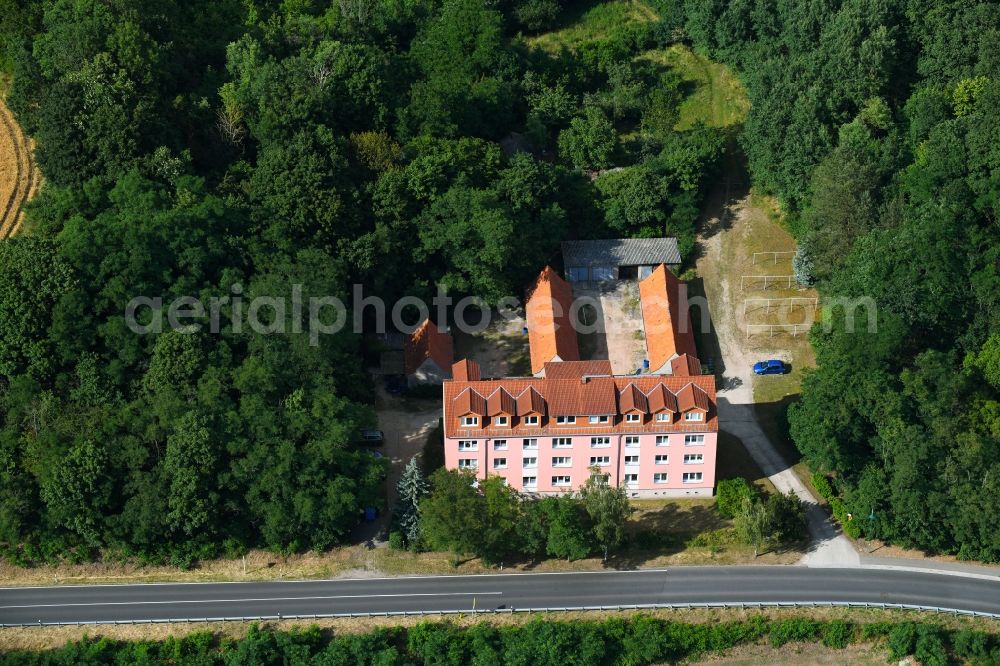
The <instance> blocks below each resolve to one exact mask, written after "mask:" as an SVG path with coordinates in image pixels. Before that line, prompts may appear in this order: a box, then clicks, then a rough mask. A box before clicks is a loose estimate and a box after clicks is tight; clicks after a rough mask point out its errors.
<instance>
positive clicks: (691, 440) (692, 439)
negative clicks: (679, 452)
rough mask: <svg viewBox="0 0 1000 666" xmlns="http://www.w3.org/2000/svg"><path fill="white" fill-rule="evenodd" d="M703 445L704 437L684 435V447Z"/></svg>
mask: <svg viewBox="0 0 1000 666" xmlns="http://www.w3.org/2000/svg"><path fill="white" fill-rule="evenodd" d="M704 443H705V436H704V435H684V446H701V445H702V444H704Z"/></svg>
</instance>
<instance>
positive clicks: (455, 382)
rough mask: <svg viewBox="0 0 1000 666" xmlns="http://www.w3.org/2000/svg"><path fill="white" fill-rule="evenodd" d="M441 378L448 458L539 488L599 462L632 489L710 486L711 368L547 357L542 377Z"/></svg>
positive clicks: (464, 374)
mask: <svg viewBox="0 0 1000 666" xmlns="http://www.w3.org/2000/svg"><path fill="white" fill-rule="evenodd" d="M452 374H453V376H454V377H455V379H452V380H450V381H446V382H445V383H444V431H445V443H444V445H445V464H446V466H447V467H448V468H449V469H471V470H474V471H475V472H476V473H477V475H478V476H479V477H480V478H484V477H485V476H486V475H487V474H493V475H497V476H502V477H503V478H504V479H506V480H507V483H508V484H510V485H511V486H512V487H514V488H516V489H518V490H520V491H524V492H534V493H539V494H552V493H565V492H570V491H573V490H576V489H578V488H579V487H580V486H581V485H582V484H583V483H584V482H585V481H586V480H587V479H588V478H589V476H590V474H591V468H595V467H596V468H597V469H598V470H599V471H600V473H602V474H605V475H606V476H607V477H608V480H609V482H610V483H611V484H612V485H615V486H624V487H625V488H626V489H627V490H628V492H629V495H630V496H631V497H637V498H641V497H685V496H691V497H700V496H711V495H712V491H713V488H714V487H715V456H716V444H717V436H718V419H717V416H716V408H715V407H716V405H715V379H714V377H712V376H711V375H700V374H699V375H690V376H688V375H679V376H678V375H640V376H613V375H611V365H610V363H608V362H607V361H568V362H555V363H548V364H546V366H545V377H541V378H540V377H524V378H521V377H510V378H503V379H481V378H480V371H479V366H478V365H477V364H476V363H475V362H474V361H467V360H466V361H460V362H458V363H456V364H455V366H454V368H453V370H452Z"/></svg>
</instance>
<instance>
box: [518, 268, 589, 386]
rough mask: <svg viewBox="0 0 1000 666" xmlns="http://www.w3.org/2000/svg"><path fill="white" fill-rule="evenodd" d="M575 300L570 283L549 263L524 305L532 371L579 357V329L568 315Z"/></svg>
mask: <svg viewBox="0 0 1000 666" xmlns="http://www.w3.org/2000/svg"><path fill="white" fill-rule="evenodd" d="M572 303H573V292H572V290H571V289H570V286H569V283H567V282H566V281H565V280H563V279H562V278H561V277H559V274H558V273H556V272H555V271H554V270H553V269H552V267H551V266H546V267H545V270H543V271H542V272H541V274H540V275H539V276H538V279H537V280H536V281H535V284H534V286H533V287H532V288H531V289H530V290H529V295H528V303H527V305H526V306H525V315H526V320H527V322H526V323H527V325H528V344H529V346H530V348H531V372H532V373H533V374H538V373H539V372H541V371H542V370H543V369H544V368H545V364H546V363H548V362H549V361H553V360H559V361H578V360H580V350H579V347H578V346H577V342H576V331H575V330H574V329H573V327H572V325H571V324H570V317H569V309H570V306H571V305H572Z"/></svg>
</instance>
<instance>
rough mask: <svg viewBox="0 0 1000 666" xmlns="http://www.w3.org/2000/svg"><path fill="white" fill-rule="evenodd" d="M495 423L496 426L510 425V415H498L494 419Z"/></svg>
mask: <svg viewBox="0 0 1000 666" xmlns="http://www.w3.org/2000/svg"><path fill="white" fill-rule="evenodd" d="M493 425H495V426H501V427H503V426H509V425H510V417H509V416H498V417H496V418H494V419H493Z"/></svg>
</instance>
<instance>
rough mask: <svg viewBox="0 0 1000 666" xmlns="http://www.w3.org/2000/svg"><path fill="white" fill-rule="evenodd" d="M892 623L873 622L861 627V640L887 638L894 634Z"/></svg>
mask: <svg viewBox="0 0 1000 666" xmlns="http://www.w3.org/2000/svg"><path fill="white" fill-rule="evenodd" d="M894 626H895V625H893V624H892V623H891V622H872V623H870V624H863V625H861V640H864V641H869V640H872V639H875V638H885V637H886V636H888V635H889V634H890V633H891V632H892V628H893V627H894Z"/></svg>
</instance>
